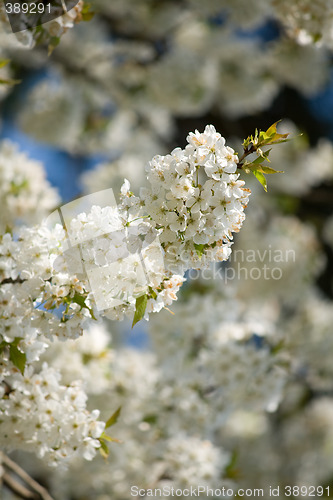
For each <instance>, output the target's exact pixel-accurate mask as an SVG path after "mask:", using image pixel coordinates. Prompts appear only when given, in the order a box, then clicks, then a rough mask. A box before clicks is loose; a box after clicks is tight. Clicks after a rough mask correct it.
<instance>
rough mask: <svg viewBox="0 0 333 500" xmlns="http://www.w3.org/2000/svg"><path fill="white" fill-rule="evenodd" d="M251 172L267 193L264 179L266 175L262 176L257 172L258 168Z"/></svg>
mask: <svg viewBox="0 0 333 500" xmlns="http://www.w3.org/2000/svg"><path fill="white" fill-rule="evenodd" d="M252 173H253V175H254V176H255V177H256V178H257V179H258V181H259V182H260V184H261V185H262V187H263V188H264V190H265V191H266V193H267V181H266V177H265V176H264V174H262V173H261V172H259V170H252Z"/></svg>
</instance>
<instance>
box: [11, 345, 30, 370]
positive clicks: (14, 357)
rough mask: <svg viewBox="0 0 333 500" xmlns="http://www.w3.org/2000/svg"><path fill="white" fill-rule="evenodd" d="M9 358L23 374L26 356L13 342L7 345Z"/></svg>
mask: <svg viewBox="0 0 333 500" xmlns="http://www.w3.org/2000/svg"><path fill="white" fill-rule="evenodd" d="M9 359H10V360H11V362H12V363H13V365H14V366H16V368H18V369H19V370H20V372H21V373H22V375H23V373H24V368H25V364H26V362H27V357H26V355H25V353H24V352H21V351H20V350H19V349H18V347H17V346H16V345H14V342H13V343H12V344H10V346H9Z"/></svg>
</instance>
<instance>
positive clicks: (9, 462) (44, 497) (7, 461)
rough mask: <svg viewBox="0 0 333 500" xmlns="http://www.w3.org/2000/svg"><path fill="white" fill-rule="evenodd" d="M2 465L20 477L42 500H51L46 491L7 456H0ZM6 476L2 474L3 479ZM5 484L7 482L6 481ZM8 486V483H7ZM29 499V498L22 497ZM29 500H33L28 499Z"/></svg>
mask: <svg viewBox="0 0 333 500" xmlns="http://www.w3.org/2000/svg"><path fill="white" fill-rule="evenodd" d="M2 463H3V465H4V466H6V467H8V469H10V470H11V471H13V472H14V473H15V474H16V475H17V476H18V477H20V478H21V479H22V480H23V481H24V482H26V483H27V485H28V486H30V488H31V489H32V490H34V491H36V492H37V493H38V494H39V496H40V497H41V499H42V500H53V498H52V497H51V495H50V494H49V493H48V491H47V490H46V489H45V488H44V487H43V486H41V485H40V484H39V483H37V481H35V480H34V479H33V478H32V477H31V476H29V474H28V473H27V472H25V470H23V469H22V468H21V467H20V466H19V465H17V463H15V462H13V460H11V459H10V458H9V457H8V456H7V455H5V454H4V453H3V454H2ZM5 476H6V474H4V477H5ZM6 482H7V481H6ZM7 484H8V483H7ZM23 498H29V497H23ZM30 498H33V496H32V497H30Z"/></svg>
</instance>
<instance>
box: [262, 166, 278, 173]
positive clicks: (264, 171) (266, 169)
mask: <svg viewBox="0 0 333 500" xmlns="http://www.w3.org/2000/svg"><path fill="white" fill-rule="evenodd" d="M260 167H261V168H260V170H261V172H263V173H264V174H283V170H274V168H271V167H267V166H266V165H260Z"/></svg>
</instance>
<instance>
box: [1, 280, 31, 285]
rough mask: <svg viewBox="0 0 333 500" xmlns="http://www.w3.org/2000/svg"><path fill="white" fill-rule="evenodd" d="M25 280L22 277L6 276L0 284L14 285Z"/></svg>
mask: <svg viewBox="0 0 333 500" xmlns="http://www.w3.org/2000/svg"><path fill="white" fill-rule="evenodd" d="M25 281H26V280H23V279H22V278H15V279H13V278H6V279H4V280H2V281H0V286H1V285H16V284H18V283H24V282H25Z"/></svg>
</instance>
